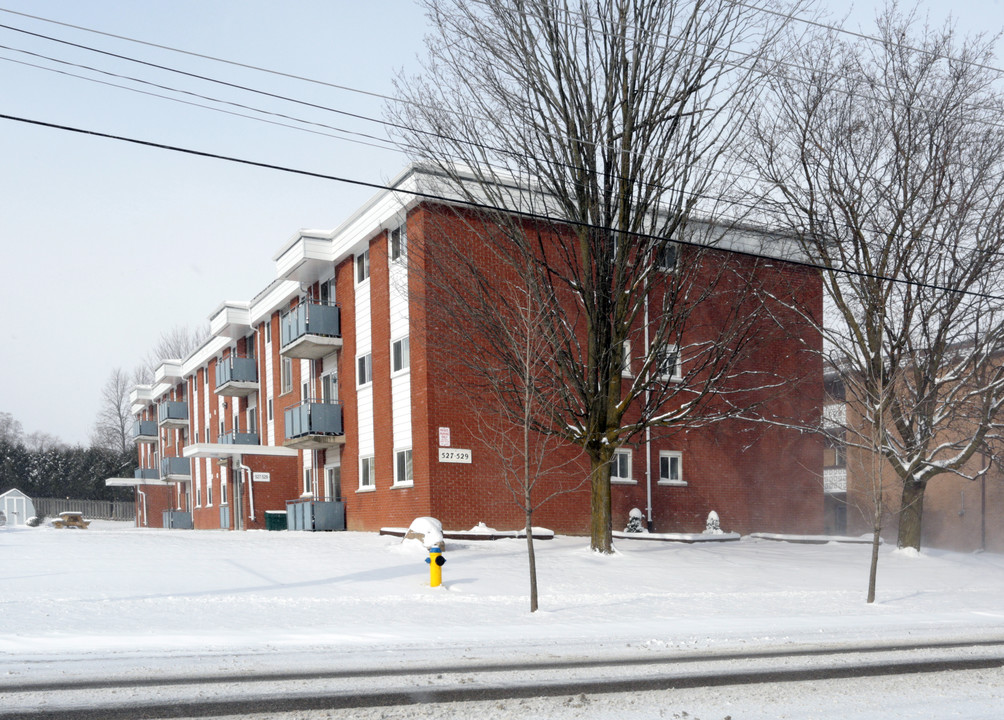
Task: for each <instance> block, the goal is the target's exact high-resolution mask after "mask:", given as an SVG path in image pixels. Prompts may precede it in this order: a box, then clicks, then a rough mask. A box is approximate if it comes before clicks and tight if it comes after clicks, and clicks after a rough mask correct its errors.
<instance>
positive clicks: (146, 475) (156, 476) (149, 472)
mask: <svg viewBox="0 0 1004 720" xmlns="http://www.w3.org/2000/svg"><path fill="white" fill-rule="evenodd" d="M132 476H133V477H134V478H135V479H137V480H160V471H159V470H157V468H136V469H135V470H134V471H133V474H132Z"/></svg>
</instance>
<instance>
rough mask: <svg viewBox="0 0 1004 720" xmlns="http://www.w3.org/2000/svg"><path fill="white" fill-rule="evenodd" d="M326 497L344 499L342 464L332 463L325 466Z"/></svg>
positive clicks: (328, 498) (327, 498)
mask: <svg viewBox="0 0 1004 720" xmlns="http://www.w3.org/2000/svg"><path fill="white" fill-rule="evenodd" d="M324 499H325V500H341V499H342V466H341V465H332V466H329V467H326V468H324Z"/></svg>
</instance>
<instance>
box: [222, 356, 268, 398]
mask: <svg viewBox="0 0 1004 720" xmlns="http://www.w3.org/2000/svg"><path fill="white" fill-rule="evenodd" d="M228 383H239V384H242V385H249V384H250V385H257V384H258V362H257V361H256V360H255V359H254V358H246V357H235V356H233V355H231V356H230V357H228V358H225V359H224V360H221V361H220V362H219V363H217V364H216V388H217V390H219V389H220V388H221V387H222V386H224V385H226V384H228Z"/></svg>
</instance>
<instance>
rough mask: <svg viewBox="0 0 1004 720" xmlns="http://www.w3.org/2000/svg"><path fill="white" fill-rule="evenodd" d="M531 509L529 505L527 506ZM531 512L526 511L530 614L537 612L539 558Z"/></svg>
mask: <svg viewBox="0 0 1004 720" xmlns="http://www.w3.org/2000/svg"><path fill="white" fill-rule="evenodd" d="M527 507H528V508H529V505H528V506H527ZM531 514H532V511H531V510H529V509H528V510H527V511H526V557H527V559H528V560H529V561H530V612H537V557H536V555H534V553H533V524H532V522H531V519H530V516H531Z"/></svg>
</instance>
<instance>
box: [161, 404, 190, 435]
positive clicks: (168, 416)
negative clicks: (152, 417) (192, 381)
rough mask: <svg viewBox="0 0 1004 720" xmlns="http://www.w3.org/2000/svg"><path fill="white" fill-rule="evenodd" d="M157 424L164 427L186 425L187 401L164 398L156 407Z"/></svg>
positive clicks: (181, 426)
mask: <svg viewBox="0 0 1004 720" xmlns="http://www.w3.org/2000/svg"><path fill="white" fill-rule="evenodd" d="M157 424H158V425H159V426H160V427H166V428H183V427H188V403H187V402H185V401H184V400H165V401H164V402H162V403H161V404H160V405H159V406H158V408H157Z"/></svg>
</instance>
